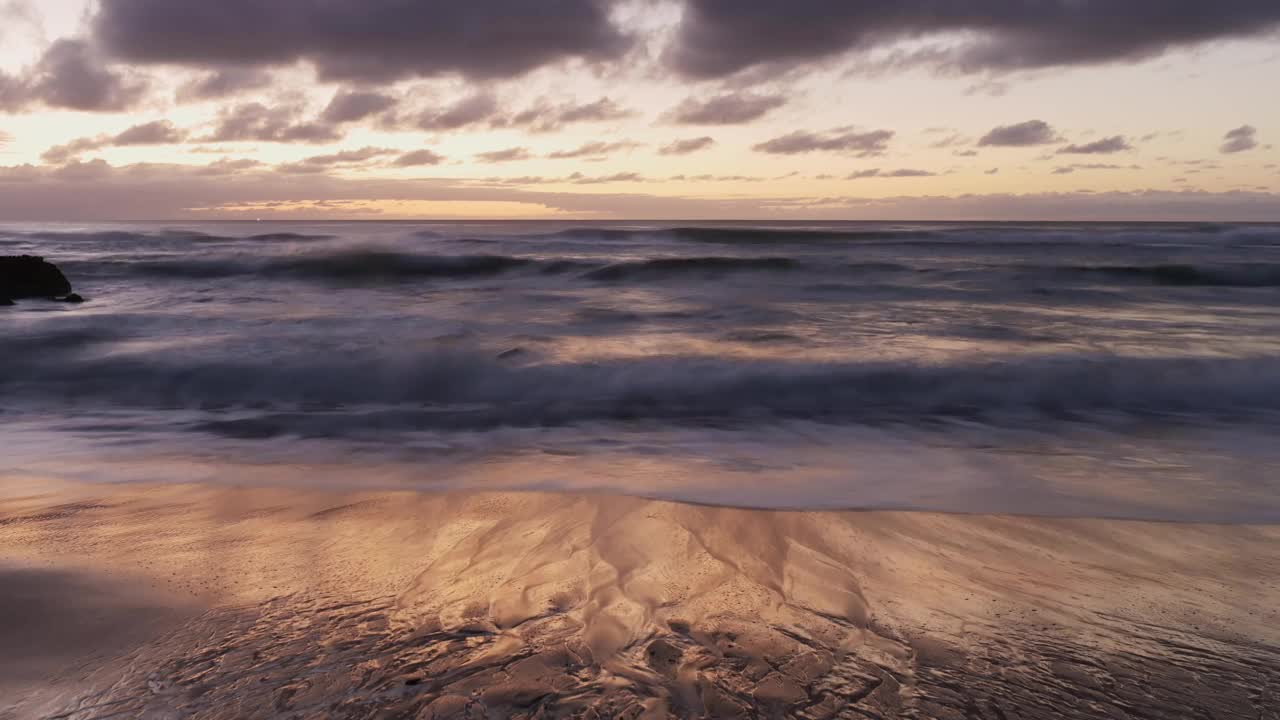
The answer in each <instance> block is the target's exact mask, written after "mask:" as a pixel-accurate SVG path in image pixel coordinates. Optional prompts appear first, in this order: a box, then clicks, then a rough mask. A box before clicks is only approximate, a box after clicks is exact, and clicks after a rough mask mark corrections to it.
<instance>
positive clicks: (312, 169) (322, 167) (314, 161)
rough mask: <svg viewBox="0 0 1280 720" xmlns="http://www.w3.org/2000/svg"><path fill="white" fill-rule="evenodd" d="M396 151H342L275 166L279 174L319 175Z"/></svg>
mask: <svg viewBox="0 0 1280 720" xmlns="http://www.w3.org/2000/svg"><path fill="white" fill-rule="evenodd" d="M397 152H398V151H396V150H392V149H390V148H378V147H364V148H360V149H358V150H342V151H340V152H336V153H329V154H326V155H313V156H311V157H309V158H305V159H303V160H300V161H298V162H295V163H284V164H282V165H279V166H277V169H278V170H279V171H280V172H286V173H321V172H325V171H327V170H329V169H330V168H334V167H344V166H346V167H349V166H353V165H361V164H364V163H367V162H368V161H370V160H375V159H377V158H380V157H385V156H387V155H395V154H396V153H397Z"/></svg>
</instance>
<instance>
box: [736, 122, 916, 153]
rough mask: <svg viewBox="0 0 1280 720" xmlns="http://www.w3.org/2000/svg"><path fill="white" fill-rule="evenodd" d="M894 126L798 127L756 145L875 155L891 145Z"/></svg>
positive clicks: (769, 149)
mask: <svg viewBox="0 0 1280 720" xmlns="http://www.w3.org/2000/svg"><path fill="white" fill-rule="evenodd" d="M893 135H894V133H893V131H892V130H869V131H866V132H860V131H856V130H853V129H850V128H838V129H836V130H832V131H830V132H825V133H813V132H807V131H804V130H798V131H796V132H793V133H790V134H788V135H783V136H782V137H777V138H774V139H772V140H769V141H767V142H762V143H760V144H759V145H755V146H754V147H753V148H752V149H754V150H756V151H758V152H765V153H772V154H775V155H799V154H802V153H811V152H838V153H848V154H851V155H855V156H857V157H874V156H876V155H881V154H883V153H884V151H885V150H887V149H888V146H889V141H890V140H892V139H893Z"/></svg>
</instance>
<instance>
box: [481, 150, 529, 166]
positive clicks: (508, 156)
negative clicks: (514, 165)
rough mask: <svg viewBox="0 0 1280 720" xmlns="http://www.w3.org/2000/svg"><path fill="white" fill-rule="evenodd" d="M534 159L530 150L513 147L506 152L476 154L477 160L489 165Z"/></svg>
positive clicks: (494, 151) (496, 151) (495, 151)
mask: <svg viewBox="0 0 1280 720" xmlns="http://www.w3.org/2000/svg"><path fill="white" fill-rule="evenodd" d="M532 157H533V155H532V154H531V153H530V152H529V148H525V147H512V148H507V149H505V150H493V151H491V152H483V153H476V159H478V160H480V161H481V162H487V163H500V162H513V161H516V160H528V159H530V158H532Z"/></svg>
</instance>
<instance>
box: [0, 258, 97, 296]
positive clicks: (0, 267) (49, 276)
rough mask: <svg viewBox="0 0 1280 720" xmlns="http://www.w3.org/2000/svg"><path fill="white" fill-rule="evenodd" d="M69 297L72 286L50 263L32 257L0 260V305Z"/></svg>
mask: <svg viewBox="0 0 1280 720" xmlns="http://www.w3.org/2000/svg"><path fill="white" fill-rule="evenodd" d="M70 295H71V283H70V282H68V281H67V278H66V276H65V275H63V274H62V271H61V270H59V269H58V267H57V266H56V265H54V264H53V263H51V262H47V261H46V260H45V259H44V258H42V257H36V256H34V255H11V256H0V305H4V304H5V302H4V300H10V301H12V300H14V299H18V298H60V297H69V296H70ZM75 297H77V298H78V297H79V296H78V295H77V296H75Z"/></svg>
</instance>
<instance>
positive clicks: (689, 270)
mask: <svg viewBox="0 0 1280 720" xmlns="http://www.w3.org/2000/svg"><path fill="white" fill-rule="evenodd" d="M68 267H71V268H74V269H76V270H78V271H81V272H94V271H101V270H107V271H108V272H113V273H124V274H137V275H141V276H144V277H156V278H166V277H167V278H198V279H213V278H231V277H238V276H253V277H262V278H268V279H299V280H318V281H331V282H351V283H369V282H402V281H410V280H420V279H451V278H452V279H468V278H482V277H492V276H496V275H501V274H504V273H508V272H512V271H516V270H525V271H533V272H537V273H539V274H543V275H562V274H578V275H580V276H581V277H583V278H586V279H588V280H594V281H626V280H659V279H662V278H667V277H680V276H686V275H699V276H708V275H716V276H718V275H724V274H728V273H734V272H767V271H785V270H792V269H795V268H798V267H800V263H799V262H798V261H796V260H793V259H791V258H785V257H765V258H753V257H693V258H681V257H675V258H655V259H646V260H636V261H629V262H621V263H612V264H605V263H604V262H601V261H590V260H581V259H573V258H531V257H520V256H513V255H420V254H413V253H402V252H395V251H391V250H344V251H339V252H332V253H316V254H305V255H287V256H275V257H263V256H258V257H254V256H247V255H240V256H237V257H228V258H209V259H199V258H197V259H188V258H183V257H180V256H172V255H169V256H156V255H153V256H151V257H146V258H140V259H136V260H128V261H122V260H103V261H98V262H94V261H70V262H69V263H68ZM876 267H879V266H878V265H872V266H869V268H868V269H872V270H874V269H876Z"/></svg>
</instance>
